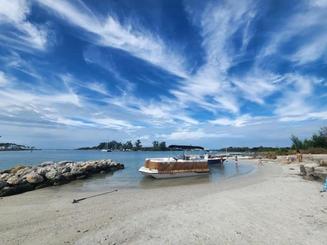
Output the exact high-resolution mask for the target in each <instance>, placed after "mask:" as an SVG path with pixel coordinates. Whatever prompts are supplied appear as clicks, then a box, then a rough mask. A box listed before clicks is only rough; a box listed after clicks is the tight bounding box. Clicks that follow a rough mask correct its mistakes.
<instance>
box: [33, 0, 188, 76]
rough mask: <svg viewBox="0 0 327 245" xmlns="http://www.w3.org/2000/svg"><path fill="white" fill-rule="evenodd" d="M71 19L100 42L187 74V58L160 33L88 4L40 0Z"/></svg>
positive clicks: (72, 22) (173, 70) (55, 11)
mask: <svg viewBox="0 0 327 245" xmlns="http://www.w3.org/2000/svg"><path fill="white" fill-rule="evenodd" d="M38 2H39V3H40V4H41V6H44V7H46V8H48V9H49V10H51V11H53V12H54V13H56V14H57V15H58V16H60V17H62V18H63V19H65V20H67V21H68V22H69V23H71V24H73V25H75V26H77V27H79V28H81V29H83V30H85V31H86V32H88V33H89V34H93V35H94V36H92V37H91V38H92V39H93V40H95V42H96V43H97V44H98V45H101V46H107V47H114V48H118V49H122V50H124V51H126V52H128V53H130V54H131V55H133V56H135V57H138V58H141V59H143V60H145V61H147V62H149V63H151V64H153V65H155V66H159V67H160V68H162V69H164V70H167V71H170V72H172V73H174V74H177V75H179V76H185V75H186V72H185V69H184V60H183V58H182V57H181V56H178V55H177V50H173V49H171V48H170V47H169V46H168V45H166V44H165V43H164V42H163V41H162V40H161V39H160V38H159V37H158V36H157V35H155V34H153V33H151V32H149V31H147V30H145V29H144V28H142V27H141V26H134V25H133V24H124V25H123V24H122V23H120V22H119V21H118V20H117V19H115V18H114V17H113V16H110V15H107V16H99V15H98V14H97V15H96V14H95V13H93V12H92V10H91V9H89V8H88V7H87V6H86V5H85V4H82V3H81V2H79V4H76V5H73V4H72V3H71V2H68V1H62V0H57V1H50V0H38Z"/></svg>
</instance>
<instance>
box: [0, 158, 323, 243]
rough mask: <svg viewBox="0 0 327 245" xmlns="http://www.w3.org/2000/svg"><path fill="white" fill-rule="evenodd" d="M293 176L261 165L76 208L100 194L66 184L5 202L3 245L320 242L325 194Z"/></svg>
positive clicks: (123, 192)
mask: <svg viewBox="0 0 327 245" xmlns="http://www.w3.org/2000/svg"><path fill="white" fill-rule="evenodd" d="M241 164H242V163H241ZM292 169H294V170H292ZM298 172H299V170H298V165H296V164H292V165H280V164H277V163H266V164H265V166H263V167H259V168H258V170H257V171H256V172H254V173H251V174H248V175H243V176H240V177H237V178H230V179H227V180H224V181H223V182H217V183H212V182H208V183H200V184H190V185H181V186H171V187H163V188H146V189H140V188H134V189H133V188H126V189H120V190H119V191H118V192H114V193H111V194H107V195H103V196H98V197H94V198H90V199H87V200H84V201H81V202H80V203H77V204H72V200H73V199H77V198H81V197H85V196H88V195H94V194H97V193H98V192H76V191H74V185H65V186H61V187H59V188H58V187H54V188H53V187H51V188H46V189H41V190H37V191H33V192H27V193H24V194H21V195H16V196H10V197H5V198H3V199H1V200H0V217H1V219H0V234H1V236H0V243H1V244H324V243H325V242H326V240H327V232H326V230H327V200H326V199H327V194H326V193H319V190H320V188H321V184H320V183H318V182H312V181H306V180H303V179H302V178H301V177H300V176H298V175H297V173H298ZM107 191H110V190H107Z"/></svg>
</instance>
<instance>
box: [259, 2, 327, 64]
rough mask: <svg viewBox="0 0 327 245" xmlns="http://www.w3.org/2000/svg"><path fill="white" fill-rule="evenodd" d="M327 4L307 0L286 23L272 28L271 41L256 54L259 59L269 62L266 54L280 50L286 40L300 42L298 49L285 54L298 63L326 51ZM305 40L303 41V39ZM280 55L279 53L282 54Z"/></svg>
mask: <svg viewBox="0 0 327 245" xmlns="http://www.w3.org/2000/svg"><path fill="white" fill-rule="evenodd" d="M326 20H327V5H326V1H325V0H316V1H308V2H306V3H304V4H303V6H301V8H299V11H298V12H296V13H295V14H293V15H290V17H289V18H288V19H287V22H286V23H285V25H282V26H281V28H278V31H276V32H273V33H272V35H271V38H270V40H269V42H268V43H267V44H266V46H265V47H264V49H263V50H262V51H261V52H260V54H259V55H258V56H257V62H266V60H265V58H266V57H268V56H269V55H272V54H279V49H280V47H281V46H282V45H283V44H287V43H288V44H289V45H292V44H291V43H293V42H294V43H297V42H298V41H299V40H300V42H299V44H297V46H295V47H294V48H295V51H294V52H293V53H291V54H289V55H284V54H282V55H283V57H284V58H287V59H289V61H291V62H294V63H295V64H298V65H304V64H307V63H310V62H313V61H316V60H317V59H319V58H321V57H326V55H325V53H326V51H327V41H326V32H327V21H326ZM301 40H304V41H301ZM279 55H280V54H279Z"/></svg>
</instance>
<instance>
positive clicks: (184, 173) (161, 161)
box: [139, 156, 209, 179]
mask: <svg viewBox="0 0 327 245" xmlns="http://www.w3.org/2000/svg"><path fill="white" fill-rule="evenodd" d="M139 172H141V173H142V174H143V175H144V176H151V177H153V178H156V179H164V178H178V177H191V176H199V175H207V174H209V167H208V160H207V159H204V158H199V157H198V156H183V158H175V157H167V158H147V159H145V163H144V166H143V167H141V168H140V169H139Z"/></svg>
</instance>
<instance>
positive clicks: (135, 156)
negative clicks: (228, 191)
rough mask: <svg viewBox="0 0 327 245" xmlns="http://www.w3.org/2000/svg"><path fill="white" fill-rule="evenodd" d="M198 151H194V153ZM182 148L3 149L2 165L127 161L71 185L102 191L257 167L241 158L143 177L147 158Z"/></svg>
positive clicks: (192, 180)
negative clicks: (180, 174)
mask: <svg viewBox="0 0 327 245" xmlns="http://www.w3.org/2000/svg"><path fill="white" fill-rule="evenodd" d="M196 153H198V152H195V154H196ZM179 154H181V152H101V151H76V150H43V151H34V152H0V169H1V168H2V169H4V168H9V167H12V166H14V165H16V164H17V163H20V164H33V165H36V164H39V163H41V162H43V161H50V160H52V161H60V160H74V161H82V160H95V159H113V160H115V161H118V162H121V163H123V164H124V165H125V169H124V170H119V171H116V172H114V173H108V174H97V175H95V176H93V177H92V178H89V179H86V180H81V181H74V182H72V183H71V184H70V187H72V188H74V189H76V190H80V191H100V190H101V191H102V190H104V191H105V190H108V189H111V188H157V187H165V186H176V185H189V184H200V183H208V182H219V181H221V180H223V179H226V178H230V177H234V176H238V175H243V174H247V173H249V172H251V171H252V170H254V168H255V167H254V166H253V165H251V164H249V162H246V161H242V162H240V163H239V165H238V166H237V165H236V164H235V162H234V161H233V160H228V161H226V162H225V164H224V165H217V164H214V165H210V174H208V175H205V176H194V177H187V178H174V179H153V178H151V177H144V176H143V175H141V174H140V173H139V172H138V169H139V168H140V167H141V166H142V165H143V163H144V159H145V158H152V157H169V156H176V155H179Z"/></svg>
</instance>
